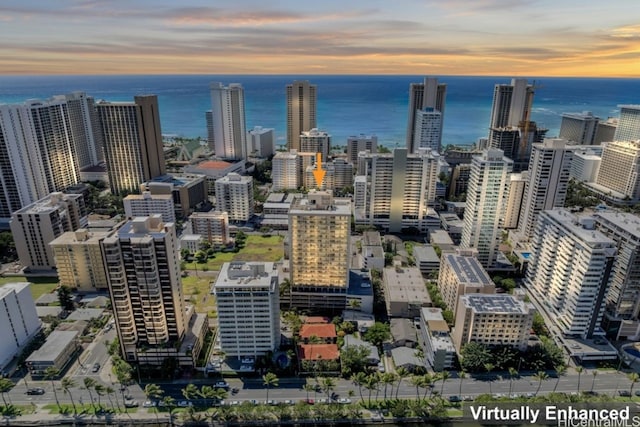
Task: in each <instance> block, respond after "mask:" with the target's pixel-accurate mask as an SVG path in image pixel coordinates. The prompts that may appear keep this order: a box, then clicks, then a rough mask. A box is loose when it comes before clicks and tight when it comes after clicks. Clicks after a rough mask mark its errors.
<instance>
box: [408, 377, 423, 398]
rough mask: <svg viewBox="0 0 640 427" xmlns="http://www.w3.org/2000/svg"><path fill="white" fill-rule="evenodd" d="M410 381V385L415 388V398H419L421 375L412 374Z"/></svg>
mask: <svg viewBox="0 0 640 427" xmlns="http://www.w3.org/2000/svg"><path fill="white" fill-rule="evenodd" d="M410 381H411V385H413V386H415V388H416V399H420V387H422V384H423V383H424V379H423V377H422V375H412V376H411V380H410Z"/></svg>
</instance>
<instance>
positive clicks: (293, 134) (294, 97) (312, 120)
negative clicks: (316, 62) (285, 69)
mask: <svg viewBox="0 0 640 427" xmlns="http://www.w3.org/2000/svg"><path fill="white" fill-rule="evenodd" d="M316 89H317V88H316V85H312V84H309V82H308V81H307V80H295V81H294V82H293V83H291V84H288V85H287V87H286V92H287V147H288V148H289V150H300V135H301V134H302V132H305V131H308V130H310V129H313V128H315V127H316V126H317V124H316V108H317V107H316V104H317V98H316V92H317V91H316Z"/></svg>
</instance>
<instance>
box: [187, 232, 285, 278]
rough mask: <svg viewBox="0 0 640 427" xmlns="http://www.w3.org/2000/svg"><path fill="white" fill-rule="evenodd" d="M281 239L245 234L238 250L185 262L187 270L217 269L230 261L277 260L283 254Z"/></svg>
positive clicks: (279, 237) (282, 238) (280, 237)
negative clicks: (201, 260)
mask: <svg viewBox="0 0 640 427" xmlns="http://www.w3.org/2000/svg"><path fill="white" fill-rule="evenodd" d="M283 240H284V237H282V236H262V235H254V234H252V235H249V236H247V242H246V244H245V246H244V248H242V249H241V250H240V251H239V252H237V253H236V252H217V253H216V255H215V257H214V258H211V259H209V260H208V261H207V262H206V263H204V264H197V263H195V262H190V263H187V270H195V269H197V270H200V271H202V270H203V267H205V268H206V269H207V270H209V271H218V270H220V268H221V267H222V264H224V263H225V262H231V261H265V262H269V261H270V262H274V261H279V260H280V259H282V257H283V256H284V245H283V243H282V241H283Z"/></svg>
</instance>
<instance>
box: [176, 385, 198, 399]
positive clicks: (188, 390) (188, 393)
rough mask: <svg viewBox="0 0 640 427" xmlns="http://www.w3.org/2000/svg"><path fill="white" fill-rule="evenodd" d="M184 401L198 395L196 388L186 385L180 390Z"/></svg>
mask: <svg viewBox="0 0 640 427" xmlns="http://www.w3.org/2000/svg"><path fill="white" fill-rule="evenodd" d="M180 391H181V392H182V395H183V396H184V398H185V399H187V400H191V399H193V398H194V397H195V396H197V395H198V387H196V386H195V385H194V384H187V386H186V387H185V388H183V389H182V390H180Z"/></svg>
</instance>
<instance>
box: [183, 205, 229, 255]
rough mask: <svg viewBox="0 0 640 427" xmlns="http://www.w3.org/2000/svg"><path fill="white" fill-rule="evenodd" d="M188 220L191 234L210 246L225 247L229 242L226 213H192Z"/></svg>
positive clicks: (227, 215)
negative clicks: (196, 235) (198, 236)
mask: <svg viewBox="0 0 640 427" xmlns="http://www.w3.org/2000/svg"><path fill="white" fill-rule="evenodd" d="M189 220H190V221H191V229H192V231H193V233H194V234H198V235H200V236H202V238H203V239H204V240H206V241H207V242H209V244H211V245H212V246H214V247H220V246H227V245H228V244H229V243H230V242H231V238H230V237H229V214H228V213H227V212H222V211H210V212H194V213H192V214H191V216H190V217H189Z"/></svg>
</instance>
